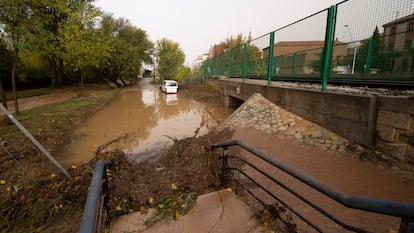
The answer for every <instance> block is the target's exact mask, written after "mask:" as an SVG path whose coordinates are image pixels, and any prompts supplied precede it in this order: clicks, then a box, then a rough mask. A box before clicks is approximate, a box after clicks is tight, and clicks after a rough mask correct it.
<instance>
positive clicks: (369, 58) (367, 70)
mask: <svg viewBox="0 0 414 233" xmlns="http://www.w3.org/2000/svg"><path fill="white" fill-rule="evenodd" d="M373 50H374V38H373V37H371V38H369V41H368V51H367V59H366V61H365V64H366V65H365V70H364V72H365V73H366V74H369V73H370V72H371V61H372V51H373Z"/></svg>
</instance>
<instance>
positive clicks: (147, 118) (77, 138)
mask: <svg viewBox="0 0 414 233" xmlns="http://www.w3.org/2000/svg"><path fill="white" fill-rule="evenodd" d="M149 81H150V80H145V79H144V81H143V84H142V85H141V88H137V89H130V90H127V91H123V92H121V93H119V94H118V96H117V97H116V98H115V99H114V100H113V101H112V102H111V103H110V104H108V106H106V107H105V108H104V109H102V110H101V111H99V112H98V113H96V114H95V115H94V116H93V117H91V118H90V119H89V120H87V121H86V122H85V123H83V124H82V125H81V126H80V127H78V129H76V130H75V132H74V134H73V140H72V142H71V143H70V144H69V145H68V147H67V149H66V151H65V152H64V153H63V154H62V155H61V156H59V161H60V162H61V163H62V164H63V165H65V166H68V165H70V164H73V163H85V162H88V161H89V160H90V159H92V158H93V157H94V155H95V152H96V150H97V148H98V147H99V146H101V145H103V144H106V143H108V142H110V141H113V140H116V139H119V138H122V140H117V141H116V142H115V143H112V144H111V146H110V149H111V148H114V147H116V148H118V149H121V150H123V151H124V152H126V153H127V156H128V158H129V159H130V160H133V161H137V162H140V161H142V160H145V159H148V158H150V157H153V156H155V155H157V154H159V152H160V151H162V150H165V149H166V148H167V147H168V146H170V145H172V139H171V138H177V139H182V138H185V137H192V136H194V135H195V134H196V132H197V135H203V134H205V133H207V132H208V130H209V129H210V128H212V127H214V126H216V123H215V121H214V120H213V119H212V118H211V116H210V115H209V114H208V113H207V112H206V111H205V110H204V107H203V106H202V105H201V104H199V103H197V102H195V101H193V100H189V99H187V98H186V97H185V96H184V95H180V93H178V94H168V95H167V94H165V93H162V92H161V91H160V90H159V88H158V87H157V86H154V85H149V84H148V82H149Z"/></svg>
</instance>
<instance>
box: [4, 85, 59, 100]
mask: <svg viewBox="0 0 414 233" xmlns="http://www.w3.org/2000/svg"><path fill="white" fill-rule="evenodd" d="M54 91H55V90H54V89H51V88H38V89H32V90H23V91H19V90H18V91H17V98H27V97H32V96H39V95H46V94H50V93H52V92H54ZM6 100H13V92H10V91H8V92H6Z"/></svg>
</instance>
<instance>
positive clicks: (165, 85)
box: [161, 80, 178, 93]
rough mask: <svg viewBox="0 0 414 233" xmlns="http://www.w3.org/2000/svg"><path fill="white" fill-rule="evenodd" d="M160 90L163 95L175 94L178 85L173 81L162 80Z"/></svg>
mask: <svg viewBox="0 0 414 233" xmlns="http://www.w3.org/2000/svg"><path fill="white" fill-rule="evenodd" d="M161 90H162V91H163V92H165V93H177V91H178V83H177V81H174V80H164V81H162V84H161Z"/></svg>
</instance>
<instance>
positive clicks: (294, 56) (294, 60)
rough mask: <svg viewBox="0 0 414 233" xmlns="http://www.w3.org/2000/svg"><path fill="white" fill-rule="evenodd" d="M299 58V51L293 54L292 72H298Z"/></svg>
mask: <svg viewBox="0 0 414 233" xmlns="http://www.w3.org/2000/svg"><path fill="white" fill-rule="evenodd" d="M297 58H298V53H294V54H293V67H292V74H296V59H297Z"/></svg>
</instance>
